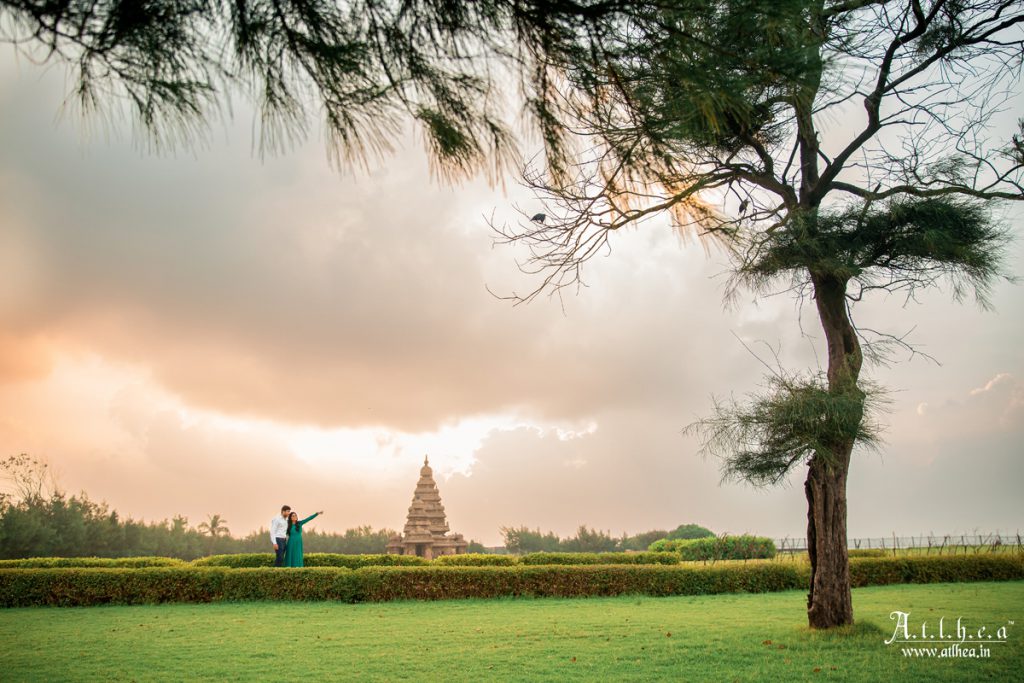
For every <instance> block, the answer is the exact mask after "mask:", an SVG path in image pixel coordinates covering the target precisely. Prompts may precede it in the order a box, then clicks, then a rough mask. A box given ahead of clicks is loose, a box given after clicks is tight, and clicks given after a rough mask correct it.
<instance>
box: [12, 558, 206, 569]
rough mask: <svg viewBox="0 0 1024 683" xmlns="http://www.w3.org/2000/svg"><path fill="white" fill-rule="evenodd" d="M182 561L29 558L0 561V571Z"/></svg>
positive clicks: (175, 562)
mask: <svg viewBox="0 0 1024 683" xmlns="http://www.w3.org/2000/svg"><path fill="white" fill-rule="evenodd" d="M187 564H188V563H187V562H185V561H184V560H178V559H175V558H173V557H30V558H27V559H24V560H0V569H60V568H71V567H110V568H128V569H138V568H141V567H182V566H187Z"/></svg>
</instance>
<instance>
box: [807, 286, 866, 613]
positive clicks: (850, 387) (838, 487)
mask: <svg viewBox="0 0 1024 683" xmlns="http://www.w3.org/2000/svg"><path fill="white" fill-rule="evenodd" d="M811 282H812V283H813V285H814V297H815V301H816V304H817V307H818V317H819V319H820V320H821V326H822V329H823V330H824V331H825V339H826V342H827V345H828V390H829V393H831V394H833V395H838V394H845V393H847V392H856V395H857V396H858V397H859V399H860V400H859V402H857V405H858V406H859V410H860V411H861V412H860V414H859V415H857V416H855V417H856V419H855V420H854V423H855V424H856V425H859V424H860V421H861V419H863V405H864V404H863V396H864V395H863V392H861V391H860V389H859V388H858V387H857V378H858V377H859V375H860V368H861V363H862V361H863V357H862V355H861V349H860V343H859V342H858V340H857V334H856V330H854V328H853V324H852V323H851V321H850V318H849V315H848V313H847V308H846V280H845V279H843V278H839V277H836V276H834V275H831V274H825V275H821V274H815V273H812V274H811ZM855 437H856V434H855V433H853V434H847V435H843V436H842V437H840V438H837V439H835V441H834V442H832V443H829V444H828V445H827V447H825V448H823V449H821V450H819V451H818V452H816V453H815V454H814V456H813V457H812V458H811V460H810V462H809V464H808V471H807V481H806V482H805V483H804V493H805V495H806V496H807V553H808V555H809V556H810V560H811V583H810V593H809V594H808V595H807V621H808V623H809V625H810V627H811V628H832V627H834V626H845V625H847V624H852V623H853V601H852V597H851V595H850V564H849V558H848V556H847V552H846V475H847V473H848V472H849V469H850V453H851V452H852V451H853V445H854V442H855Z"/></svg>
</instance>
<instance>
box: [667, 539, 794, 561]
mask: <svg viewBox="0 0 1024 683" xmlns="http://www.w3.org/2000/svg"><path fill="white" fill-rule="evenodd" d="M649 547H650V550H651V551H653V552H656V553H663V552H676V553H679V555H680V557H681V558H682V559H683V561H697V562H701V561H705V562H706V561H709V560H765V559H771V558H773V557H775V542H774V541H772V539H770V538H766V537H764V536H746V535H744V536H713V537H708V538H680V539H673V540H670V539H667V538H663V539H661V540H660V541H655V542H654V543H652V544H651V545H650V546H649Z"/></svg>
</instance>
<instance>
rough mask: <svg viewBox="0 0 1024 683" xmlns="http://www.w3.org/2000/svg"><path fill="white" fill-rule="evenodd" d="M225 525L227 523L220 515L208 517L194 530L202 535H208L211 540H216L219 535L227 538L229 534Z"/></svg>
mask: <svg viewBox="0 0 1024 683" xmlns="http://www.w3.org/2000/svg"><path fill="white" fill-rule="evenodd" d="M227 523H228V521H227V520H226V519H224V518H222V517H221V516H220V515H210V519H208V520H207V521H205V522H201V523H200V524H199V526H198V527H196V528H197V529H199V531H200V532H202V533H204V534H209V535H210V536H211V537H212V538H217V537H218V536H220V535H221V534H223V535H225V536H227V535H229V534H230V533H231V531H230V530H229V529H228V527H227Z"/></svg>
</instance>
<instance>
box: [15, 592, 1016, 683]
mask: <svg viewBox="0 0 1024 683" xmlns="http://www.w3.org/2000/svg"><path fill="white" fill-rule="evenodd" d="M804 600H805V595H804V593H803V592H802V591H789V592H785V593H773V594H762V595H716V596H702V597H674V598H636V597H620V598H592V599H577V600H564V599H540V600H526V599H522V600H511V599H509V600H491V601H485V600H463V601H447V602H396V603H379V604H372V603H366V604H356V605H347V604H334V603H236V604H213V605H154V606H138V607H87V608H65V609H61V608H28V609H7V610H0V645H2V647H0V678H2V679H3V680H4V681H56V680H61V681H78V680H123V681H129V680H134V681H150V680H217V681H225V680H253V679H259V680H268V681H274V680H282V681H283V680H292V681H294V680H298V679H308V680H360V681H363V680H529V681H544V680H546V681H564V680H637V681H640V680H643V681H649V680H674V681H676V680H693V681H704V680H715V681H761V680H773V679H776V680H786V681H790V680H809V681H815V680H823V679H829V680H844V681H861V680H863V681H877V680H914V681H961V680H975V679H992V680H997V681H1010V680H1019V679H1018V676H1019V674H1020V671H1021V670H1022V669H1024V614H1022V613H1024V582H1020V581H1017V582H1000V583H970V584H931V585H905V586H904V585H901V586H883V587H873V588H861V589H856V590H854V609H855V613H856V616H857V624H856V625H855V626H854V627H852V628H851V629H849V630H846V631H844V632H841V633H817V632H811V631H809V630H808V629H807V628H806V620H805V616H804ZM893 610H902V611H905V612H910V613H911V615H912V617H911V620H912V622H913V623H916V624H919V623H920V621H919V620H921V619H927V620H928V621H929V623H934V624H937V622H938V619H939V617H940V616H944V617H945V620H946V625H947V628H948V626H949V625H950V623H952V624H954V628H955V622H956V618H957V617H962V618H963V620H964V622H965V623H966V624H968V625H970V626H973V627H975V628H976V627H977V626H980V625H986V626H988V627H989V628H990V629H995V628H997V627H999V626H1002V625H1005V624H1006V623H1007V622H1008V621H1016V624H1014V625H1011V626H1009V627H1008V629H1009V642H1007V643H1005V644H993V645H991V648H990V649H991V653H992V654H991V657H990V658H988V659H973V660H971V659H918V658H914V659H911V658H906V657H903V656H902V655H901V653H900V650H899V649H898V647H897V646H896V645H890V646H886V645H884V644H883V641H884V640H885V639H886V638H888V637H889V636H891V635H892V633H893V622H891V621H890V620H889V614H890V612H892V611H893ZM917 628H919V626H918V627H917Z"/></svg>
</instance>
